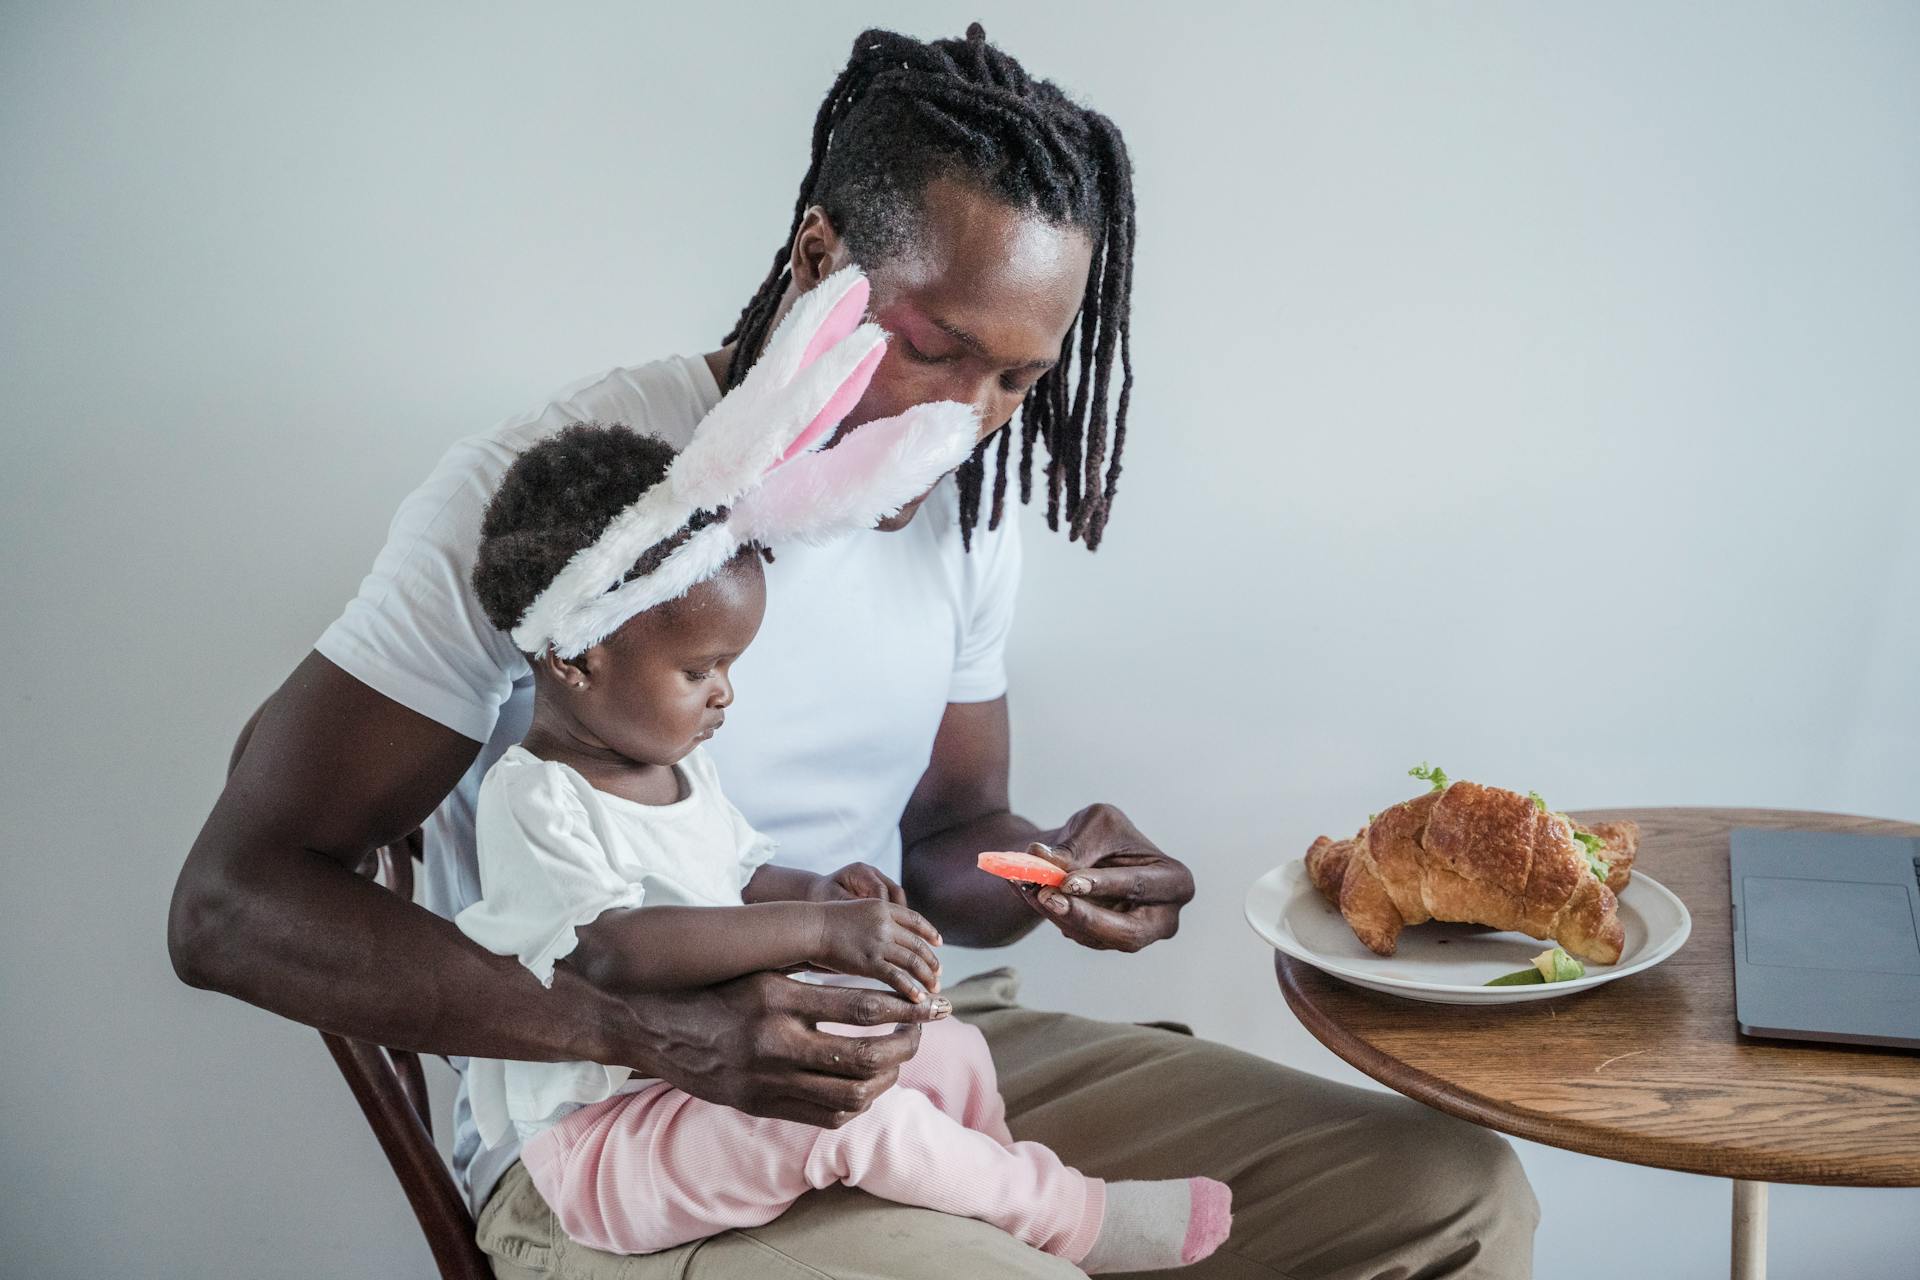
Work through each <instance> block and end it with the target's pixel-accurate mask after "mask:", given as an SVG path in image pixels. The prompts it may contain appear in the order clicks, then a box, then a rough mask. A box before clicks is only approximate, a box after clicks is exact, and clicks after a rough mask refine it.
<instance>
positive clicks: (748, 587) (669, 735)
mask: <svg viewBox="0 0 1920 1280" xmlns="http://www.w3.org/2000/svg"><path fill="white" fill-rule="evenodd" d="M766 607H767V584H766V578H765V576H764V575H763V573H762V570H761V566H760V557H759V556H758V555H757V554H755V553H751V552H750V553H746V554H743V555H740V556H738V557H736V558H735V559H734V560H733V562H732V563H731V564H729V565H728V566H727V568H726V569H725V570H724V571H722V572H721V573H719V574H717V575H716V576H714V577H712V578H709V579H708V580H707V581H705V582H703V583H701V584H700V585H699V586H697V587H695V588H694V589H693V590H692V591H689V592H688V593H687V594H686V595H685V596H683V597H681V598H680V599H679V600H676V601H673V602H671V603H669V604H665V605H662V606H660V607H659V608H657V609H649V610H647V612H645V613H643V614H640V615H639V616H637V617H635V618H634V619H632V620H631V621H630V622H628V623H627V624H626V625H625V626H624V627H621V628H620V630H619V631H617V632H615V633H614V634H613V635H612V636H611V637H609V638H608V639H607V640H605V641H604V642H602V643H601V644H599V645H596V646H595V647H594V650H590V651H589V652H590V653H596V651H597V653H596V657H595V659H594V660H593V661H591V662H590V663H589V664H588V665H589V667H590V669H591V676H590V692H589V693H588V695H587V696H585V697H584V698H582V699H581V700H580V705H579V706H578V714H579V718H580V720H581V722H582V724H583V726H584V727H586V728H587V729H588V730H590V731H591V732H592V733H593V734H594V736H595V737H597V738H599V739H600V740H601V741H602V742H604V743H605V744H606V745H607V746H609V747H611V748H612V749H613V750H615V751H618V752H619V753H620V754H621V755H623V756H625V757H627V758H628V759H629V760H638V761H642V762H644V763H647V764H659V765H670V764H673V763H675V762H677V761H678V760H680V759H681V758H682V757H683V756H685V755H686V754H687V753H688V752H690V751H692V750H693V749H694V748H695V747H697V746H699V745H700V744H701V743H702V742H705V741H706V740H707V739H708V738H711V737H712V736H713V735H714V733H715V731H717V730H718V729H719V728H720V726H721V724H722V723H723V722H724V721H725V720H726V718H727V716H726V709H727V706H728V705H729V704H730V703H732V701H733V681H732V679H731V677H730V672H731V670H732V667H733V663H734V660H735V659H736V658H738V657H739V656H740V655H741V654H742V653H743V652H745V651H746V648H747V646H748V645H749V644H751V643H753V637H754V635H755V634H756V633H757V632H758V631H759V630H760V619H761V617H762V616H763V615H764V614H765V613H766Z"/></svg>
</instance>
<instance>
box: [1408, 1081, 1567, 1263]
mask: <svg viewBox="0 0 1920 1280" xmlns="http://www.w3.org/2000/svg"><path fill="white" fill-rule="evenodd" d="M1416 1105H1417V1104H1416ZM1408 1115H1416V1116H1417V1118H1415V1119H1413V1120H1411V1121H1410V1122H1409V1120H1408V1118H1407V1117H1408ZM1398 1122H1399V1123H1400V1124H1402V1125H1405V1126H1406V1127H1405V1128H1404V1129H1403V1130H1402V1131H1401V1133H1400V1134H1398V1135H1397V1136H1396V1138H1394V1139H1392V1140H1390V1144H1389V1145H1388V1149H1390V1150H1395V1151H1396V1152H1400V1151H1404V1152H1405V1158H1404V1159H1402V1158H1400V1157H1399V1155H1398V1154H1396V1157H1395V1158H1394V1159H1393V1160H1392V1161H1391V1164H1392V1165H1393V1166H1395V1167H1398V1168H1399V1169H1400V1170H1401V1173H1400V1178H1401V1180H1402V1181H1403V1183H1404V1184H1405V1191H1406V1194H1407V1196H1408V1199H1409V1200H1411V1201H1414V1202H1417V1203H1420V1204H1422V1205H1424V1206H1425V1208H1426V1211H1427V1213H1428V1215H1429V1221H1431V1222H1433V1223H1434V1224H1435V1225H1440V1224H1442V1223H1458V1224H1460V1225H1462V1226H1465V1227H1467V1228H1468V1230H1469V1232H1470V1234H1473V1235H1475V1236H1479V1237H1482V1238H1485V1239H1487V1240H1488V1241H1489V1242H1493V1241H1499V1240H1503V1239H1511V1240H1517V1239H1521V1238H1526V1239H1531V1238H1532V1235H1533V1230H1534V1228H1535V1226H1537V1225H1538V1224H1539V1221H1540V1204H1539V1201H1538V1200H1536V1199H1535V1198H1534V1194H1533V1187H1532V1185H1531V1184H1530V1183H1528V1181H1527V1174H1526V1170H1525V1169H1523V1168H1522V1167H1521V1165H1520V1157H1519V1156H1518V1155H1516V1154H1515V1153H1514V1150H1513V1145H1512V1144H1511V1143H1509V1142H1508V1141H1507V1140H1506V1139H1505V1138H1503V1137H1501V1136H1500V1135H1499V1134H1497V1133H1495V1132H1493V1131H1492V1130H1491V1129H1483V1128H1481V1127H1480V1126H1479V1125H1476V1124H1469V1123H1468V1122H1467V1121H1465V1120H1456V1119H1454V1118H1453V1117H1452V1116H1447V1115H1442V1114H1441V1113H1439V1112H1437V1111H1430V1110H1427V1109H1426V1108H1424V1107H1421V1108H1419V1111H1418V1112H1417V1113H1412V1112H1409V1113H1406V1114H1403V1115H1402V1116H1401V1117H1399V1118H1398Z"/></svg>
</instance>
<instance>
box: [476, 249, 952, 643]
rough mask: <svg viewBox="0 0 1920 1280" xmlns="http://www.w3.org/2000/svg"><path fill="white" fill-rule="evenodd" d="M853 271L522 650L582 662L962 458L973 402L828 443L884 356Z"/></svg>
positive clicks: (557, 585) (691, 446)
mask: <svg viewBox="0 0 1920 1280" xmlns="http://www.w3.org/2000/svg"><path fill="white" fill-rule="evenodd" d="M867 299H868V286H867V282H866V279H865V277H864V276H862V275H861V274H860V271H859V269H858V268H856V267H847V268H845V269H844V270H841V271H837V272H835V273H834V274H833V275H831V276H829V277H828V278H827V279H825V280H823V281H821V282H820V283H819V284H818V285H817V286H815V287H814V288H813V289H811V290H809V291H808V292H807V293H805V294H803V295H802V296H801V297H800V299H799V300H798V301H797V302H795V304H794V306H793V308H792V309H791V311H789V312H788V314H787V317H786V319H784V320H783V321H781V323H780V326H779V327H778V328H777V329H775V330H774V332H773V335H772V337H771V338H770V339H769V340H768V342H767V345H766V348H765V350H763V351H762V353H761V355H760V358H759V359H758V360H757V361H755V362H754V366H753V369H752V370H751V371H750V372H749V373H748V374H747V376H746V379H745V380H744V381H742V382H741V384H740V385H739V386H738V387H736V388H734V389H733V390H732V391H731V392H729V393H728V394H727V395H726V396H725V397H724V398H722V399H721V401H720V403H719V404H718V405H716V406H714V409H713V412H711V413H709V414H708V415H707V417H706V418H705V419H704V420H703V421H702V422H701V423H700V425H699V427H698V428H696V429H695V431H694V434H693V439H692V441H691V442H689V443H688V445H687V447H686V448H685V449H684V450H683V451H682V452H681V453H680V456H679V457H677V458H675V459H674V461H673V465H672V466H671V467H670V468H668V471H667V475H666V478H665V479H664V480H663V481H662V482H661V483H660V484H657V485H655V486H654V487H653V488H651V489H649V490H647V491H646V492H645V493H644V494H642V495H641V496H640V498H639V499H638V500H637V501H636V502H634V504H633V505H632V506H630V507H628V508H627V509H626V510H625V511H623V512H621V513H620V514H619V515H618V516H616V517H614V519H613V520H612V521H611V522H610V523H609V524H608V525H607V528H606V529H605V531H603V532H602V533H601V535H600V537H599V538H598V539H596V540H595V542H594V544H593V545H592V546H590V547H586V548H583V549H582V550H581V551H579V552H578V553H577V554H575V555H574V556H573V558H572V559H571V560H569V561H568V562H567V564H566V567H565V568H563V569H562V570H561V571H560V572H559V573H558V574H556V575H555V576H554V579H553V581H552V582H550V583H548V584H547V587H546V589H545V590H544V591H542V592H541V593H540V595H539V596H538V597H537V598H536V599H535V600H534V602H533V603H532V604H531V605H529V606H528V607H527V611H526V614H525V615H524V616H523V617H522V618H521V619H520V622H519V624H518V625H517V626H515V627H514V629H513V641H514V643H515V644H516V645H518V646H519V647H520V648H521V649H522V650H523V651H525V652H528V653H537V652H539V651H540V650H542V649H544V648H547V647H548V646H551V647H552V649H553V651H554V653H556V654H557V655H559V656H560V657H562V658H573V657H576V656H578V655H579V654H580V653H582V652H584V651H585V650H587V649H589V648H591V647H592V646H593V645H595V644H598V643H599V642H600V641H601V640H604V639H605V638H606V637H607V636H609V635H611V634H613V632H615V631H616V630H618V629H619V628H620V627H621V626H622V625H623V624H624V623H625V622H626V621H627V619H629V618H631V617H633V616H634V615H635V614H638V613H640V612H642V611H644V610H646V609H651V608H653V607H654V606H656V605H659V604H663V603H665V602H666V601H668V600H674V599H677V598H679V597H680V596H682V595H685V594H686V593H687V592H688V591H689V590H691V589H692V588H693V587H694V586H695V585H697V584H699V583H701V582H704V581H705V580H706V579H708V578H710V577H712V576H713V575H714V574H715V573H717V572H719V570H720V568H721V566H723V565H724V564H726V562H727V561H728V560H729V559H731V558H732V556H733V555H734V554H735V552H737V551H738V550H739V549H740V547H742V546H743V545H745V544H747V543H750V542H756V541H757V542H779V541H784V540H786V539H799V540H804V541H808V542H824V541H827V540H829V539H831V538H836V537H839V536H840V535H842V534H846V533H852V532H855V531H856V530H860V529H870V528H872V527H873V526H874V524H875V523H877V522H878V521H880V520H881V519H883V518H885V517H886V516H889V515H892V514H893V513H894V512H896V511H898V510H899V509H900V508H901V507H903V506H905V505H906V504H907V503H909V502H911V501H913V499H915V498H917V497H919V496H920V495H921V494H923V493H925V492H926V491H927V490H928V489H930V488H932V487H933V485H934V484H935V483H936V482H938V481H939V479H940V477H942V476H944V475H946V474H947V473H948V472H949V471H952V470H953V469H954V468H955V467H957V466H959V465H960V464H961V463H962V462H965V461H966V459H967V455H968V454H969V453H970V452H972V450H973V448H974V443H975V437H976V431H977V427H978V423H977V419H976V415H975V414H974V411H973V409H972V408H971V407H969V406H967V405H964V404H954V403H944V402H943V403H938V404H923V405H916V406H915V407H914V408H912V409H909V410H908V411H907V412H905V413H903V414H901V415H899V416H898V417H895V418H888V419H885V420H883V421H880V422H869V423H867V424H866V425H864V426H862V427H859V428H858V429H856V430H854V431H852V432H850V433H848V435H847V437H846V438H845V439H844V440H842V441H840V443H839V444H838V445H836V446H835V447H833V448H831V449H825V448H822V447H821V446H822V445H823V444H824V443H825V442H826V441H827V440H828V439H829V438H830V437H831V436H832V434H833V431H834V428H836V427H837V426H838V425H839V424H840V422H841V420H842V419H844V418H845V417H846V415H847V414H848V413H849V412H851V411H852V409H853V407H854V406H855V405H856V404H857V403H859V400H860V397H861V396H862V395H864V394H865V393H866V389H867V383H868V381H869V380H870V379H871V378H872V377H873V372H874V370H875V368H876V367H878V365H879V363H880V359H881V357H882V355H884V354H885V351H886V342H887V335H886V332H885V331H884V330H882V329H881V328H880V326H878V325H876V324H871V323H863V322H862V317H863V316H865V314H866V307H867ZM723 507H729V508H731V509H732V510H731V514H730V515H729V516H728V518H727V519H725V520H723V521H721V522H719V523H716V524H710V525H708V526H707V527H705V528H703V529H701V530H700V531H699V532H697V533H695V534H693V535H692V536H691V537H688V538H687V539H686V540H685V541H684V542H683V543H681V544H680V545H678V546H676V547H675V548H674V550H673V551H672V552H671V553H670V554H668V555H667V556H666V557H665V559H664V560H662V561H661V563H660V564H659V565H658V566H657V567H656V568H654V569H653V570H651V571H650V572H648V573H647V574H646V575H644V576H642V577H638V578H634V579H632V580H630V581H622V579H623V578H625V576H626V575H627V574H628V573H629V572H630V571H631V570H632V569H633V566H634V564H635V562H637V561H638V560H639V559H640V557H641V556H642V555H644V554H645V553H646V552H647V550H648V548H650V547H653V546H656V545H658V544H659V543H661V542H663V541H664V540H666V539H668V538H670V537H673V536H674V535H675V534H676V533H677V532H678V531H679V530H681V529H682V528H683V527H685V526H686V525H687V523H688V521H690V520H691V519H692V518H693V517H694V516H695V515H696V514H697V513H699V512H702V511H706V512H717V511H718V510H719V509H720V508H723Z"/></svg>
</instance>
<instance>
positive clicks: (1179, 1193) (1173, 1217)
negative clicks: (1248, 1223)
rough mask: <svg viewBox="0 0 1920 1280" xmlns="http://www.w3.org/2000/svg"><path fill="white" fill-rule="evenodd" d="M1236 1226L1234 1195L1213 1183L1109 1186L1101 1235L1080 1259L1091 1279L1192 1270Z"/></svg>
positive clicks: (1176, 1180)
mask: <svg viewBox="0 0 1920 1280" xmlns="http://www.w3.org/2000/svg"><path fill="white" fill-rule="evenodd" d="M1232 1227H1233V1190H1232V1188H1230V1187H1228V1186H1227V1184H1226V1183H1224V1182H1215V1181H1214V1180H1213V1179H1212V1178H1169V1179H1167V1180H1165V1181H1155V1182H1109V1183H1108V1184H1107V1212H1106V1217H1105V1218H1104V1219H1103V1220H1102V1222H1101V1224H1100V1235H1099V1237H1098V1238H1097V1239H1095V1240H1094V1242H1093V1248H1092V1249H1090V1250H1089V1251H1088V1252H1087V1256H1086V1257H1085V1258H1084V1259H1082V1260H1081V1263H1080V1267H1081V1270H1083V1271H1085V1272H1086V1273H1087V1274H1088V1275H1095V1276H1097V1275H1102V1274H1105V1273H1107V1272H1113V1271H1165V1270H1169V1269H1171V1268H1174V1267H1185V1266H1191V1265H1192V1264H1194V1263H1196V1262H1198V1261H1200V1260H1201V1259H1202V1258H1205V1257H1207V1256H1209V1255H1211V1254H1212V1253H1213V1251H1214V1250H1215V1249H1218V1248H1219V1247H1220V1246H1221V1244H1223V1243H1224V1242H1225V1241H1226V1238H1227V1232H1228V1231H1229V1230H1231V1229H1232Z"/></svg>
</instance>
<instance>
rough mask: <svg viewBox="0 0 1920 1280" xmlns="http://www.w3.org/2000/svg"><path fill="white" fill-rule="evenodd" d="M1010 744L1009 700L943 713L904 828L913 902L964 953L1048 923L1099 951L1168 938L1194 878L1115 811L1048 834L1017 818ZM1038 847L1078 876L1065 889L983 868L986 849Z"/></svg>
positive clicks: (1104, 809) (1095, 813)
mask: <svg viewBox="0 0 1920 1280" xmlns="http://www.w3.org/2000/svg"><path fill="white" fill-rule="evenodd" d="M1009 736H1010V735H1009V732H1008V719H1007V700H1006V698H1005V697H1001V698H997V699H995V700H994V701H992V702H952V703H948V704H947V712H946V715H945V716H944V717H943V718H942V719H941V721H940V732H939V734H938V735H937V736H936V737H935V738H934V743H933V757H932V759H931V760H929V761H928V763H927V771H926V772H925V773H924V774H922V775H921V777H920V784H919V785H918V786H917V787H915V788H914V792H913V796H912V798H911V799H910V800H908V802H907V809H906V812H905V813H904V814H903V815H902V816H901V819H900V843H901V849H902V856H901V875H900V879H901V881H902V883H904V884H905V885H906V889H907V898H908V901H910V902H911V903H912V904H913V905H914V907H915V908H916V909H918V910H919V911H920V912H921V913H922V914H924V915H925V916H926V917H927V918H928V919H929V920H931V921H933V923H934V925H935V927H937V928H938V929H939V930H940V931H941V932H942V933H943V934H945V935H946V936H947V937H948V938H949V939H951V940H952V941H954V942H957V943H959V944H960V945H962V946H967V947H996V946H1002V945H1005V944H1006V943H1009V942H1013V941H1015V940H1017V939H1019V938H1021V937H1023V936H1025V935H1026V934H1027V933H1028V932H1029V931H1030V930H1031V929H1032V928H1033V926H1034V924H1035V923H1036V922H1037V921H1039V920H1041V919H1047V920H1051V921H1052V922H1053V923H1054V924H1055V925H1056V926H1057V927H1058V928H1059V929H1060V931H1061V932H1062V933H1064V934H1066V935H1067V936H1068V937H1069V938H1071V939H1073V940H1074V941H1075V942H1078V943H1080V944H1081V945H1082V946H1088V947H1094V948H1098V949H1101V950H1113V951H1138V950H1140V949H1141V948H1142V947H1145V946H1148V945H1150V944H1152V943H1154V942H1158V941H1160V940H1161V939H1163V938H1170V937H1172V936H1173V935H1174V933H1175V932H1176V931H1177V930H1178V929H1179V927H1180V908H1181V907H1182V906H1184V905H1185V904H1186V903H1187V902H1189V901H1191V900H1192V898H1193V874H1192V873H1191V872H1190V871H1188V870H1187V868H1186V867H1185V866H1184V865H1183V864H1182V863H1180V862H1178V861H1177V860H1175V859H1173V858H1170V857H1168V856H1167V855H1166V854H1164V853H1162V852H1161V851H1160V850H1159V848H1158V847H1157V846H1156V845H1154V843H1153V842H1152V841H1151V840H1148V839H1147V838H1146V836H1145V835H1143V834H1142V833H1141V832H1140V830H1139V828H1137V827H1135V826H1134V825H1133V823H1132V822H1130V821H1129V820H1128V819H1127V816H1126V814H1124V813H1122V812H1121V811H1120V810H1118V809H1116V808H1114V807H1113V806H1112V805H1108V804H1095V805H1089V806H1088V807H1087V808H1085V809H1082V810H1080V812H1078V813H1076V814H1074V815H1073V817H1071V818H1069V819H1067V821H1066V822H1065V823H1064V824H1062V825H1061V826H1059V827H1057V828H1054V829H1052V830H1045V829H1042V828H1041V827H1039V826H1037V825H1035V824H1034V823H1031V822H1029V821H1027V820H1026V819H1025V818H1022V817H1020V816H1019V815H1018V814H1015V813H1013V812H1011V811H1010V809H1009V808H1008V798H1007V797H1008V784H1007V775H1008V772H1009V767H1010V761H1011V757H1012V750H1011V747H1010V746H1009ZM1035 841H1038V842H1040V843H1042V844H1045V845H1048V846H1050V847H1051V848H1052V850H1053V853H1054V857H1055V859H1056V860H1057V861H1059V862H1061V863H1063V864H1064V865H1066V866H1068V867H1070V868H1071V869H1072V870H1073V874H1072V875H1070V876H1068V877H1067V880H1066V883H1065V884H1063V885H1061V887H1060V888H1059V889H1036V888H1035V887H1033V886H1031V885H1016V884H1012V883H1009V882H1008V881H1005V880H1002V879H1000V878H999V877H998V876H991V875H987V874H985V873H983V872H981V871H980V870H979V868H978V866H977V864H976V859H977V858H978V857H979V855H980V854H982V853H984V852H986V851H987V850H989V849H1010V850H1016V851H1017V850H1021V849H1025V848H1026V847H1027V845H1029V844H1030V843H1033V842H1035Z"/></svg>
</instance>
